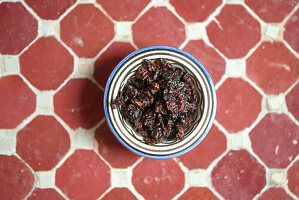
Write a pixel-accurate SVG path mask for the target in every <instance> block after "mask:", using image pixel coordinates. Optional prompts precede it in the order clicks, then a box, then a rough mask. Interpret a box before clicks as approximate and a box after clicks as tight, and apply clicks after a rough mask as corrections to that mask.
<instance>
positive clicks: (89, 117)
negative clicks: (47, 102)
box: [54, 78, 104, 129]
mask: <svg viewBox="0 0 299 200" xmlns="http://www.w3.org/2000/svg"><path fill="white" fill-rule="evenodd" d="M54 110H55V113H56V114H57V115H59V116H60V117H61V118H62V119H63V120H64V121H65V122H66V123H67V124H68V125H69V126H70V127H71V128H72V129H77V128H78V127H81V128H85V129H89V128H91V127H93V126H94V125H96V123H98V122H99V121H100V120H101V119H102V118H103V117H104V110H103V92H102V91H101V90H100V89H99V88H98V87H97V86H96V85H95V84H94V83H93V82H91V81H90V80H89V79H83V78H78V79H71V80H70V81H69V82H68V83H67V84H66V85H65V86H64V87H63V88H61V89H60V90H59V91H58V92H57V93H56V94H55V95H54Z"/></svg>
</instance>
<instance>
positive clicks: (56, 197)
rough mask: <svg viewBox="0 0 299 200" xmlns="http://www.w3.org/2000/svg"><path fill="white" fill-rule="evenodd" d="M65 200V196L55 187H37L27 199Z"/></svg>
mask: <svg viewBox="0 0 299 200" xmlns="http://www.w3.org/2000/svg"><path fill="white" fill-rule="evenodd" d="M49 199H51V200H64V198H63V197H62V196H61V195H60V194H59V193H58V192H57V191H56V190H55V189H53V188H47V189H40V188H36V189H35V190H34V191H33V192H32V193H31V195H30V196H29V197H28V198H27V200H49Z"/></svg>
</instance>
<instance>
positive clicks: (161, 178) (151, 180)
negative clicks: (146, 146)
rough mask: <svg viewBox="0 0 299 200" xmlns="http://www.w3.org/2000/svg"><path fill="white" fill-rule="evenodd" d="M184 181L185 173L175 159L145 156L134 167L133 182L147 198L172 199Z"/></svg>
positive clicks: (181, 187)
mask: <svg viewBox="0 0 299 200" xmlns="http://www.w3.org/2000/svg"><path fill="white" fill-rule="evenodd" d="M184 182H185V178H184V173H183V172H182V171H181V169H180V167H179V166H178V164H177V163H176V162H175V161H174V160H173V159H167V160H155V159H149V158H145V159H143V160H142V161H141V162H140V163H139V164H138V165H137V166H136V167H135V168H134V169H133V177H132V183H133V185H134V187H135V188H136V190H137V192H138V193H140V194H141V195H142V196H143V197H144V198H145V199H165V200H167V199H172V198H173V197H174V196H175V195H176V194H178V193H179V192H180V191H181V190H182V189H183V187H184ZM161 188H163V189H161Z"/></svg>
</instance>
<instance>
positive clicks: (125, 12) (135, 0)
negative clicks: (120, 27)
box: [97, 0, 150, 21]
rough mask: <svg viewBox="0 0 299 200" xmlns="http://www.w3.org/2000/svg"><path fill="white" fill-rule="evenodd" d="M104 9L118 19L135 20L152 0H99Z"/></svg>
mask: <svg viewBox="0 0 299 200" xmlns="http://www.w3.org/2000/svg"><path fill="white" fill-rule="evenodd" d="M97 2H98V3H99V4H100V5H101V6H102V7H103V8H104V10H105V11H106V12H107V13H108V14H109V15H110V16H111V17H112V18H113V19H114V20H117V21H133V20H134V19H135V18H136V17H137V15H138V14H139V13H140V12H141V11H142V10H143V9H144V8H145V6H146V5H147V4H148V3H149V2H150V0H109V1H105V0H97Z"/></svg>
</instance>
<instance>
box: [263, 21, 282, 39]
mask: <svg viewBox="0 0 299 200" xmlns="http://www.w3.org/2000/svg"><path fill="white" fill-rule="evenodd" d="M280 33H281V30H280V27H278V26H277V25H273V24H266V25H265V37H266V38H269V39H273V40H277V39H279V38H280Z"/></svg>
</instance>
